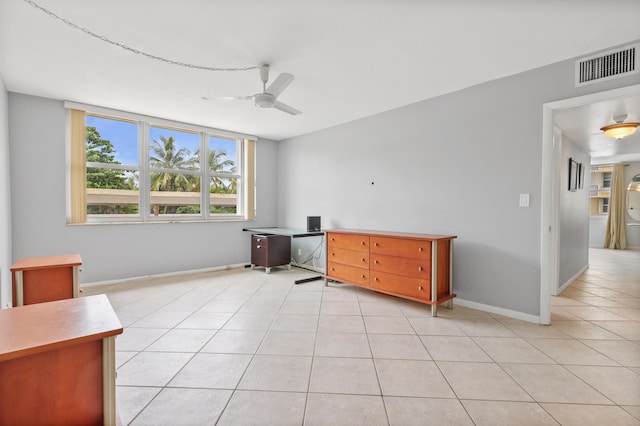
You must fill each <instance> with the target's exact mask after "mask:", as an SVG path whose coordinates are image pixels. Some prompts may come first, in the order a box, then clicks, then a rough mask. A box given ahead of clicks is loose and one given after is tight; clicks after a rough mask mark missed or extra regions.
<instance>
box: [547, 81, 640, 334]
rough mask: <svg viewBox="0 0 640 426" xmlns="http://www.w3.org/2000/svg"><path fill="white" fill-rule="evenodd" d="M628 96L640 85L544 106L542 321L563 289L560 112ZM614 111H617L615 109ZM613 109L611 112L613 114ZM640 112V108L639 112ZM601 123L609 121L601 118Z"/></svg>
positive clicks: (638, 93)
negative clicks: (556, 291) (556, 292)
mask: <svg viewBox="0 0 640 426" xmlns="http://www.w3.org/2000/svg"><path fill="white" fill-rule="evenodd" d="M624 98H634V99H635V98H637V99H640V84H639V85H633V86H628V87H623V88H619V89H614V90H609V91H604V92H599V93H593V94H590V95H585V96H579V97H575V98H570V99H564V100H561V101H555V102H550V103H546V104H544V105H543V118H542V192H541V197H542V200H541V221H540V222H541V225H540V226H541V229H540V324H550V323H551V294H552V290H553V289H558V288H559V254H560V253H559V247H560V238H561V233H560V229H559V228H560V227H559V222H560V221H559V215H560V211H559V196H560V191H561V188H562V182H561V181H560V172H561V170H562V169H561V167H562V164H561V162H562V161H561V154H560V152H561V151H560V150H561V143H562V142H561V138H559V133H560V134H562V131H563V130H562V129H561V128H559V127H554V125H555V122H556V119H555V118H556V117H555V115H556V114H559V113H560V111H564V110H568V109H571V108H580V107H588V106H590V105H594V104H599V103H606V102H607V101H616V100H619V99H624ZM612 112H613V111H612ZM612 112H611V113H612ZM638 112H639V113H640V111H638ZM607 114H610V113H608V112H606V111H602V112H601V113H600V114H599V116H598V117H596V120H606V116H607ZM600 123H602V124H600V125H604V124H605V123H604V122H602V121H600ZM583 127H585V128H586V127H588V128H589V129H590V130H586V131H593V129H594V128H595V129H598V128H599V126H595V127H594V125H592V124H591V123H587V122H585V123H584V124H583ZM639 153H640V151H639Z"/></svg>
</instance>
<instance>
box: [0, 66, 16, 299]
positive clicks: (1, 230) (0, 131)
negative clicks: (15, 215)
mask: <svg viewBox="0 0 640 426" xmlns="http://www.w3.org/2000/svg"><path fill="white" fill-rule="evenodd" d="M8 114H9V106H8V97H7V90H6V89H5V86H4V82H3V81H2V77H1V76H0V308H6V307H8V306H9V305H10V303H11V265H12V264H13V263H12V261H11V189H10V180H9V166H10V162H9V123H8Z"/></svg>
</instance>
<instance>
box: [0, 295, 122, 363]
mask: <svg viewBox="0 0 640 426" xmlns="http://www.w3.org/2000/svg"><path fill="white" fill-rule="evenodd" d="M121 333H122V324H120V320H119V319H118V317H117V316H116V313H115V312H114V311H113V308H112V307H111V304H110V303H109V299H107V296H106V295H104V294H99V295H97V296H87V297H79V298H74V299H64V300H57V301H55V302H46V303H35V304H33V305H25V306H20V307H17V308H10V309H0V361H6V360H9V359H14V358H19V357H23V356H28V355H33V354H36V353H40V352H45V351H49V350H53V349H59V348H63V347H67V346H71V345H75V344H78V343H83V342H88V341H92V340H98V339H103V338H105V337H109V336H115V335H117V334H121Z"/></svg>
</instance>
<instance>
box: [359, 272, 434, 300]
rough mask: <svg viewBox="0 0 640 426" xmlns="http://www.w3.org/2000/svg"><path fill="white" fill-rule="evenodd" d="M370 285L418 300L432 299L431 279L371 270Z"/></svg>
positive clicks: (373, 287) (376, 288)
mask: <svg viewBox="0 0 640 426" xmlns="http://www.w3.org/2000/svg"><path fill="white" fill-rule="evenodd" d="M369 286H370V287H371V288H372V289H375V290H380V291H384V292H386V293H392V294H394V295H396V296H403V297H408V298H410V299H417V300H431V297H430V293H431V284H430V280H421V279H418V278H408V277H402V276H400V275H394V274H387V273H385V272H378V271H371V280H370V282H369Z"/></svg>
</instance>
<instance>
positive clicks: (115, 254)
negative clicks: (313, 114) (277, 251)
mask: <svg viewBox="0 0 640 426" xmlns="http://www.w3.org/2000/svg"><path fill="white" fill-rule="evenodd" d="M65 120H66V119H65V109H64V107H63V103H62V102H61V101H57V100H51V99H44V98H38V97H33V96H26V95H22V94H16V93H9V141H10V148H11V165H12V167H11V198H12V200H11V201H12V202H11V210H12V214H13V218H14V219H13V224H12V225H13V256H12V257H13V261H15V260H17V259H18V258H22V257H35V256H46V255H57V254H69V253H79V254H80V255H81V256H82V260H83V266H82V270H83V273H82V274H81V277H80V279H81V282H82V283H94V282H101V281H109V280H115V279H121V278H130V277H139V276H146V275H151V274H163V273H171V272H177V271H186V270H193V269H203V268H211V267H217V266H224V265H233V264H238V263H245V262H248V261H249V260H250V252H249V250H250V244H249V240H250V237H249V235H248V234H247V233H244V232H243V231H242V228H243V227H246V226H248V225H250V226H267V225H272V224H273V223H275V221H276V217H277V214H276V201H275V200H276V198H277V187H276V182H277V180H276V173H277V170H278V167H277V165H278V164H277V163H278V158H277V145H276V143H275V142H273V141H268V140H259V141H258V143H257V148H256V162H257V164H256V185H257V188H258V193H257V201H256V205H257V209H258V219H257V220H256V221H255V222H250V223H248V222H245V221H236V222H217V223H214V222H209V223H203V222H201V223H173V224H170V223H163V224H136V225H73V226H69V225H67V224H66V216H65V215H66V213H65V212H66V205H65V199H66V193H67V190H66V187H65V179H66V178H65V177H66V172H67V170H66V164H67V162H66V160H65V149H66V146H67V141H66V138H65V123H66V121H65ZM0 194H1V193H0Z"/></svg>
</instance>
